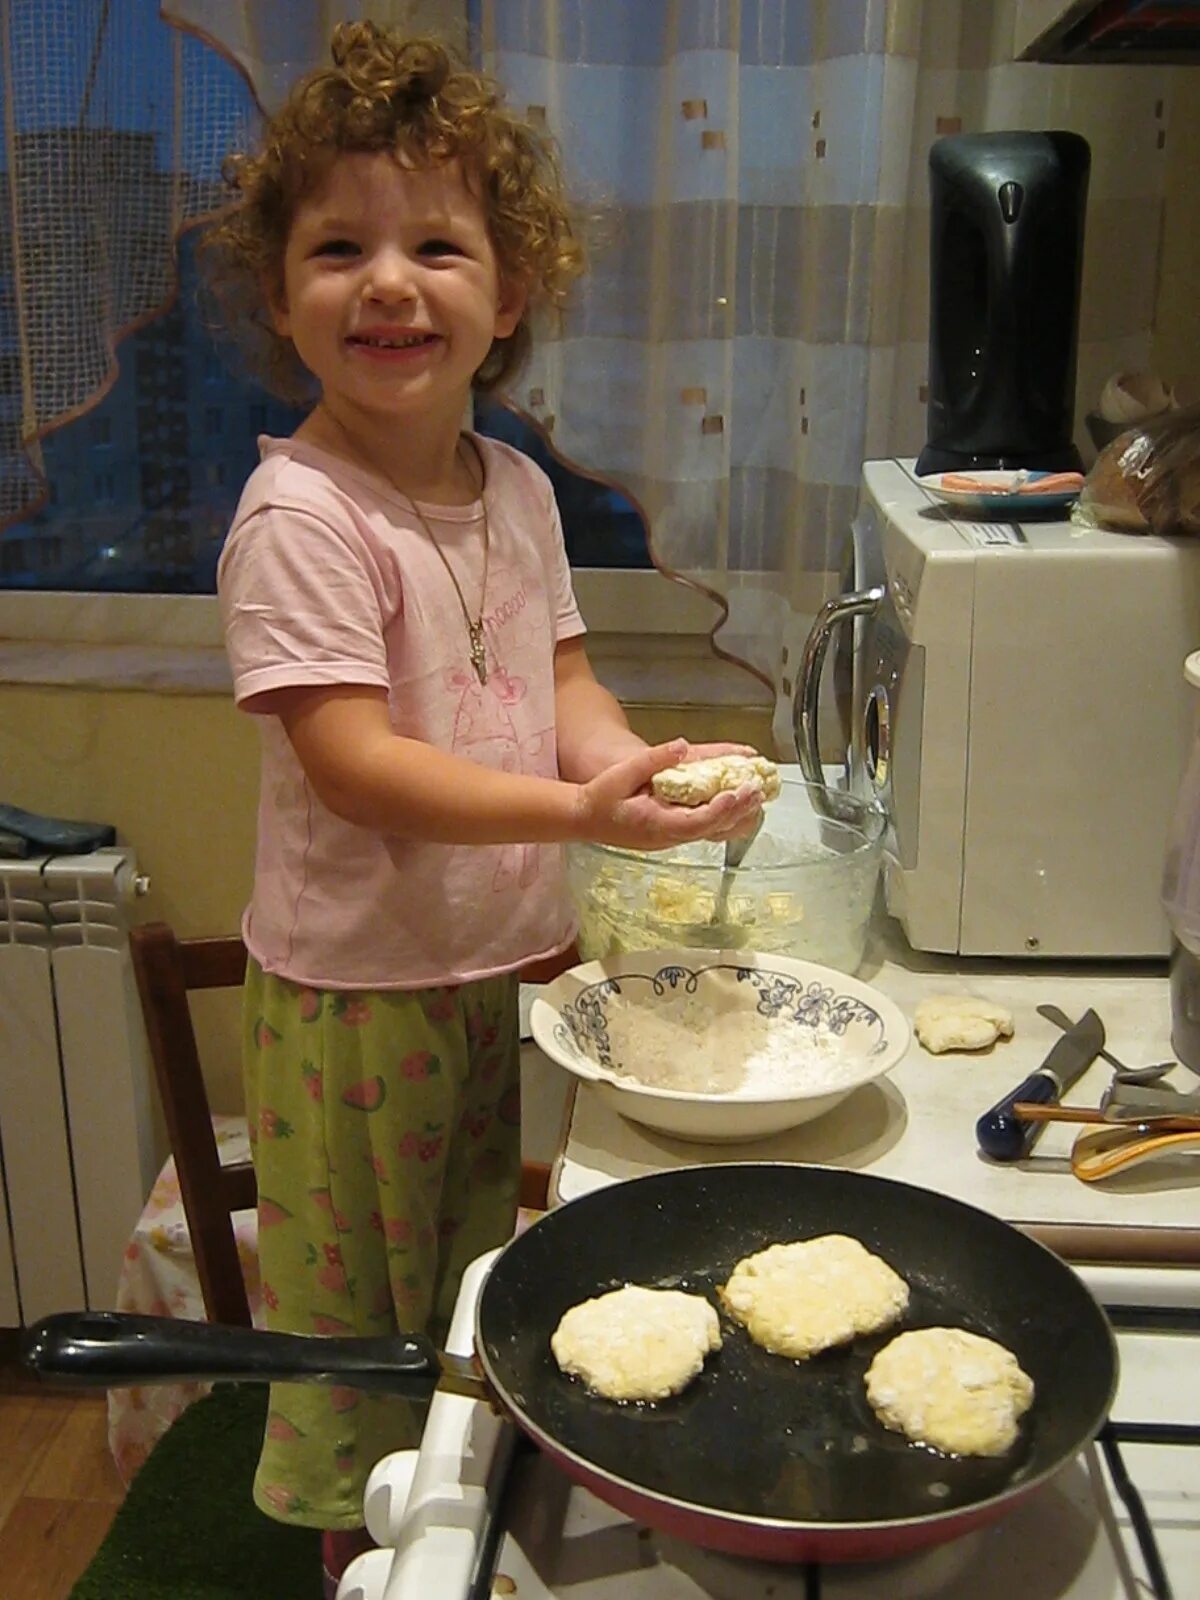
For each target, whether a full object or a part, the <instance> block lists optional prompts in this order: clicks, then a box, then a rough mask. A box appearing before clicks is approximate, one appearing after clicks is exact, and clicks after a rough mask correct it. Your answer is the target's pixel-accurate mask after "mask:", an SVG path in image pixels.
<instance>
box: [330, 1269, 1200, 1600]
mask: <svg viewBox="0 0 1200 1600" xmlns="http://www.w3.org/2000/svg"><path fill="white" fill-rule="evenodd" d="M491 1259H492V1257H490V1256H485V1257H481V1258H480V1259H479V1260H478V1261H476V1262H474V1263H473V1264H472V1265H471V1267H470V1268H469V1269H468V1271H467V1273H466V1276H465V1277H464V1280H463V1286H462V1290H461V1292H460V1295H459V1299H458V1304H457V1307H456V1311H455V1315H454V1320H453V1324H452V1327H451V1331H450V1336H449V1338H448V1340H447V1347H448V1348H449V1349H450V1350H452V1351H455V1352H457V1353H461V1354H468V1353H470V1351H471V1348H472V1337H473V1330H474V1321H475V1305H476V1301H477V1299H478V1295H479V1291H480V1287H481V1285H482V1283H483V1280H484V1277H485V1276H486V1274H487V1270H488V1266H489V1264H490V1261H491ZM1077 1270H1078V1271H1079V1272H1080V1274H1081V1276H1082V1277H1083V1278H1084V1280H1085V1282H1086V1283H1087V1284H1088V1286H1089V1288H1090V1289H1091V1290H1092V1292H1093V1293H1094V1294H1095V1295H1096V1297H1097V1298H1098V1299H1099V1300H1100V1301H1101V1303H1102V1304H1103V1305H1105V1306H1106V1307H1107V1308H1108V1310H1109V1315H1110V1317H1111V1319H1112V1321H1113V1325H1114V1327H1115V1329H1116V1332H1117V1342H1118V1346H1119V1349H1120V1357H1121V1376H1120V1387H1119V1389H1118V1393H1117V1399H1116V1402H1115V1404H1114V1407H1113V1411H1112V1416H1111V1418H1110V1420H1109V1423H1108V1424H1107V1426H1106V1428H1105V1430H1104V1432H1103V1433H1102V1434H1101V1436H1100V1438H1099V1440H1098V1441H1097V1442H1096V1444H1095V1445H1093V1446H1092V1447H1090V1448H1089V1449H1088V1450H1086V1451H1084V1452H1083V1454H1082V1455H1080V1456H1078V1457H1077V1458H1076V1459H1075V1460H1074V1461H1072V1462H1070V1463H1069V1464H1068V1465H1067V1466H1065V1467H1064V1468H1063V1469H1062V1471H1061V1472H1060V1473H1059V1474H1058V1475H1057V1476H1056V1477H1055V1478H1054V1479H1053V1480H1051V1481H1050V1482H1049V1483H1048V1484H1046V1485H1045V1486H1044V1487H1043V1488H1041V1489H1040V1490H1039V1491H1038V1492H1037V1493H1036V1494H1035V1495H1033V1496H1031V1497H1030V1499H1029V1500H1027V1501H1025V1502H1023V1503H1022V1504H1021V1505H1019V1506H1018V1507H1017V1508H1016V1509H1015V1510H1014V1511H1013V1512H1012V1513H1011V1514H1010V1515H1009V1516H1007V1517H1006V1518H1004V1519H1003V1520H1002V1521H1001V1522H999V1523H997V1524H994V1525H993V1526H991V1527H989V1528H986V1529H984V1530H981V1531H979V1532H977V1533H972V1534H967V1535H965V1536H964V1537H962V1538H960V1539H957V1540H955V1541H953V1542H952V1543H950V1544H947V1545H942V1546H939V1547H938V1548H936V1549H933V1550H930V1551H926V1552H923V1553H921V1554H919V1555H917V1556H913V1557H909V1558H907V1559H905V1560H902V1561H891V1562H887V1563H879V1564H873V1565H869V1566H867V1565H855V1566H832V1565H827V1564H826V1565H818V1564H816V1563H803V1564H799V1565H796V1566H786V1567H785V1566H776V1565H767V1564H763V1563H757V1562H752V1561H747V1560H744V1559H739V1558H735V1557H731V1556H724V1555H719V1554H716V1553H713V1552H711V1551H707V1550H703V1549H700V1548H699V1547H698V1546H695V1545H688V1544H685V1543H684V1542H682V1541H680V1540H678V1539H675V1538H672V1537H670V1536H669V1535H665V1534H659V1533H657V1532H656V1531H654V1530H651V1529H647V1528H644V1527H641V1526H639V1525H637V1524H635V1523H633V1522H631V1521H630V1520H629V1519H628V1518H627V1517H625V1516H624V1515H622V1513H620V1512H619V1511H615V1510H613V1509H612V1508H611V1507H609V1506H607V1505H606V1504H604V1503H603V1502H602V1501H600V1500H598V1499H596V1498H595V1496H593V1495H591V1494H590V1493H588V1492H587V1491H585V1490H583V1489H580V1488H578V1487H577V1486H576V1485H574V1484H572V1483H571V1481H570V1480H569V1479H568V1478H566V1477H565V1476H564V1475H563V1473H562V1472H561V1471H560V1470H559V1469H558V1468H557V1467H556V1466H555V1465H554V1464H553V1463H552V1462H550V1461H549V1460H547V1459H546V1458H545V1457H544V1456H542V1455H541V1454H540V1453H539V1452H538V1451H537V1450H535V1449H534V1448H533V1447H532V1446H529V1445H527V1443H526V1442H525V1441H524V1439H523V1438H522V1437H521V1436H519V1435H518V1432H517V1430H516V1429H515V1427H514V1425H513V1424H511V1423H508V1422H505V1421H502V1420H501V1419H500V1418H499V1417H497V1416H496V1415H495V1414H494V1413H493V1412H492V1411H491V1410H490V1408H489V1407H488V1406H487V1405H485V1404H483V1403H482V1402H478V1401H471V1400H468V1399H464V1398H462V1397H460V1396H455V1395H450V1394H443V1393H440V1392H439V1393H438V1394H437V1395H436V1396H435V1398H434V1400H433V1401H432V1403H431V1405H430V1410H429V1419H428V1423H427V1426H426V1429H425V1433H424V1437H423V1440H422V1443H421V1447H420V1449H419V1450H418V1451H409V1452H402V1453H399V1454H397V1455H393V1456H388V1457H386V1458H385V1459H384V1460H383V1461H381V1462H380V1463H379V1465H378V1466H377V1467H376V1469H375V1471H374V1473H373V1474H372V1477H371V1480H370V1483H369V1485H368V1489H367V1496H366V1516H367V1525H368V1527H369V1528H370V1530H371V1533H372V1535H373V1537H374V1538H375V1540H376V1541H377V1543H378V1545H379V1546H380V1548H379V1549H377V1550H374V1551H372V1552H370V1553H369V1554H368V1555H366V1556H363V1557H361V1558H360V1559H359V1560H358V1561H357V1562H355V1563H354V1565H353V1566H352V1567H351V1568H350V1569H349V1571H348V1572H347V1574H346V1577H345V1578H344V1580H343V1582H342V1585H341V1587H340V1588H339V1590H338V1600H433V1597H436V1600H489V1597H491V1596H513V1597H517V1600H757V1597H759V1596H762V1597H764V1600H765V1597H768V1596H769V1597H771V1600H1013V1596H1016V1595H1019V1596H1020V1597H1021V1600H1135V1597H1136V1600H1151V1597H1153V1600H1197V1597H1200V1381H1198V1379H1197V1373H1198V1371H1200V1367H1198V1364H1197V1358H1198V1356H1200V1272H1198V1271H1196V1270H1195V1269H1191V1268H1176V1269H1172V1268H1146V1267H1087V1266H1085V1267H1080V1268H1078V1269H1077Z"/></svg>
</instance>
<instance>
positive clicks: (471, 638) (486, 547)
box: [326, 412, 491, 683]
mask: <svg viewBox="0 0 1200 1600" xmlns="http://www.w3.org/2000/svg"><path fill="white" fill-rule="evenodd" d="M326 415H329V417H330V421H331V422H333V423H334V424H335V426H336V427H337V429H338V431H339V433H341V434H342V435H343V437H344V438H345V439H346V442H347V444H352V443H353V441H352V440H351V438H350V435H349V434H348V433H347V432H346V428H345V426H344V424H343V423H342V421H341V419H340V418H338V417H334V416H332V415H330V414H329V413H328V412H327V413H326ZM460 439H461V436H460ZM471 449H472V451H473V452H474V454H475V459H476V461H477V462H478V465H479V503H480V505H481V506H482V507H483V583H482V584H481V585H480V590H479V611H478V613H477V615H476V616H474V617H472V616H471V613H470V611H469V609H468V607H467V601H466V596H465V595H464V594H463V591H462V584H461V583H459V581H458V578H457V576H456V575H455V571H454V568H453V567H452V566H451V565H450V563H449V561H448V560H447V559H446V552H445V551H444V550H443V549H442V546H441V542H440V541H439V539H438V536H437V534H436V533H434V531H433V529H432V528H431V527H430V525H429V519H428V518H427V517H426V515H425V513H424V512H423V511H422V510H421V507H420V506H419V505H418V504H417V502H416V500H415V499H414V497H413V496H412V495H411V494H409V493H408V491H407V490H406V489H401V488H400V485H399V484H398V483H397V482H396V481H395V480H394V479H393V478H390V477H388V475H387V474H386V473H384V474H382V476H384V477H387V478H388V482H389V483H391V485H392V487H393V489H396V490H398V491H399V493H400V494H402V495H403V496H404V498H405V499H406V500H407V501H408V504H409V506H410V507H411V509H412V513H413V516H414V517H416V519H417V521H418V522H419V523H420V524H421V527H422V528H423V529H424V530H425V534H426V537H427V538H428V540H429V542H430V544H431V545H432V546H433V548H434V550H435V551H436V552H437V556H438V560H439V561H440V562H441V563H442V565H443V566H444V567H445V569H446V575H447V577H448V578H449V579H450V582H451V583H452V584H453V585H454V592H455V594H456V595H457V596H458V603H459V605H460V606H461V607H462V614H463V621H464V622H465V623H466V625H467V640H468V642H469V644H470V655H471V665H472V667H474V669H475V676H476V677H477V678H478V679H479V681H480V683H486V682H487V678H488V669H487V655H486V653H485V650H484V642H483V611H484V607H485V605H486V604H487V581H488V557H489V555H490V553H491V540H490V539H489V537H488V535H489V529H488V514H487V470H486V468H485V467H484V464H483V457H482V456H481V455H480V454H479V450H478V447H477V446H476V445H475V444H474V443H473V442H471ZM358 453H359V452H358V451H357V450H356V451H355V455H358ZM454 453H455V456H456V457H457V455H458V445H455V447H454ZM370 465H371V466H372V470H373V471H375V472H378V471H379V468H378V467H375V466H374V465H373V463H370Z"/></svg>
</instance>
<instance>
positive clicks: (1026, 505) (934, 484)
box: [916, 470, 1079, 521]
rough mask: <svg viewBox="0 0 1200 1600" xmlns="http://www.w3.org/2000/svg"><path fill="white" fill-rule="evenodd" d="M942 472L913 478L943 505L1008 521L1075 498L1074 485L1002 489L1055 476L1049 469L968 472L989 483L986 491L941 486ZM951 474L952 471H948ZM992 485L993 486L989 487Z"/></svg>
mask: <svg viewBox="0 0 1200 1600" xmlns="http://www.w3.org/2000/svg"><path fill="white" fill-rule="evenodd" d="M944 476H945V474H944V473H941V472H931V473H930V474H929V475H928V476H927V477H924V478H917V479H916V481H917V483H919V484H920V485H921V487H922V489H927V490H928V491H929V493H930V494H931V495H932V496H933V497H934V499H935V500H940V501H941V502H942V504H943V505H947V506H953V507H954V509H955V510H956V511H963V512H967V513H969V514H970V515H972V516H978V517H1001V518H1007V519H1008V520H1009V521H1019V520H1020V518H1022V517H1044V516H1045V515H1046V513H1047V512H1050V511H1065V510H1066V509H1067V507H1068V506H1072V505H1074V504H1075V502H1076V500H1078V499H1079V490H1078V489H1062V490H1059V491H1058V492H1057V493H1054V494H1036V493H1034V492H1032V491H1030V490H1026V491H1025V493H1024V494H1012V493H1008V492H1006V491H1009V490H1011V489H1012V487H1013V485H1014V484H1017V483H1037V481H1038V479H1039V478H1049V477H1053V476H1056V474H1053V473H1049V472H1013V471H997V470H987V471H981V472H970V473H969V474H968V476H969V477H972V478H978V479H979V481H980V483H986V484H987V485H989V488H988V490H987V492H986V493H978V492H974V491H972V490H968V489H943V488H942V479H943V477H944ZM951 476H952V477H953V476H955V474H953V473H952V474H951ZM992 485H994V486H995V487H994V488H993V487H991V486H992Z"/></svg>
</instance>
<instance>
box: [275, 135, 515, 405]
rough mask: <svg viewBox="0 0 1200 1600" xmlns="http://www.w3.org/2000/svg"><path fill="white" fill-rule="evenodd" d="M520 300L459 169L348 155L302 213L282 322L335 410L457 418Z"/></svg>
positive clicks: (288, 263)
mask: <svg viewBox="0 0 1200 1600" xmlns="http://www.w3.org/2000/svg"><path fill="white" fill-rule="evenodd" d="M524 308H525V295H524V292H523V291H522V290H521V289H520V288H518V287H516V286H513V285H509V284H505V283H504V282H502V281H501V278H500V273H499V269H498V266H497V262H496V253H495V250H494V248H493V245H492V241H491V237H490V235H489V233H488V228H487V220H486V217H485V215H484V211H483V206H482V204H481V203H480V201H479V199H478V198H477V197H476V196H475V195H474V194H473V193H472V191H471V189H470V188H469V187H468V185H467V183H466V181H465V180H464V177H463V173H462V169H461V167H459V165H458V164H457V163H455V162H445V163H442V164H440V165H438V166H434V167H419V168H408V167H403V166H401V165H400V164H399V163H398V162H397V161H396V160H395V158H394V157H393V156H392V155H391V154H390V153H389V152H387V151H377V152H376V151H372V152H348V153H346V154H344V155H340V156H338V157H337V158H336V159H335V160H334V162H333V164H332V166H331V167H330V169H329V172H328V174H327V175H326V177H325V179H324V181H323V182H322V183H321V184H320V185H319V186H318V187H317V189H316V190H315V191H314V192H313V193H312V194H310V195H308V196H306V197H305V198H304V199H303V200H302V201H301V202H300V203H299V205H298V206H297V208H296V212H295V215H294V217H293V219H292V227H291V232H290V234H289V236H288V243H287V250H286V252H285V255H284V260H283V287H282V294H281V295H279V296H278V297H276V299H275V302H274V306H273V319H274V323H275V327H276V330H277V331H278V332H279V333H281V334H284V335H285V336H286V337H288V338H290V339H291V341H292V343H293V344H294V345H295V347H296V352H297V354H298V355H299V357H300V359H301V360H302V361H303V362H304V365H305V366H306V367H307V368H308V369H309V371H310V372H311V373H312V374H313V376H314V377H315V378H316V379H317V380H318V382H319V383H320V385H321V392H322V398H323V399H324V400H325V402H326V404H327V405H331V406H333V407H334V408H336V409H346V408H349V409H350V410H351V411H362V412H366V413H370V414H371V415H373V416H382V415H383V414H391V415H394V416H396V417H397V418H399V417H401V416H406V417H412V416H416V415H418V414H419V415H422V416H428V417H429V418H430V420H447V421H448V420H453V421H454V422H455V423H457V420H458V419H459V418H460V417H461V415H462V412H463V408H464V406H465V405H466V401H467V397H468V394H469V392H470V387H471V380H472V378H473V377H474V375H475V373H476V372H477V371H478V369H479V367H480V366H481V365H482V363H483V361H484V359H485V358H486V356H487V354H488V351H489V350H490V349H491V347H492V342H493V340H494V339H497V338H505V337H507V336H508V335H509V334H511V333H512V332H513V330H514V329H515V328H516V326H517V324H518V322H519V321H520V318H521V313H522V312H523V311H524ZM339 402H340V403H341V404H340V406H339Z"/></svg>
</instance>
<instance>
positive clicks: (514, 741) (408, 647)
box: [217, 437, 584, 989]
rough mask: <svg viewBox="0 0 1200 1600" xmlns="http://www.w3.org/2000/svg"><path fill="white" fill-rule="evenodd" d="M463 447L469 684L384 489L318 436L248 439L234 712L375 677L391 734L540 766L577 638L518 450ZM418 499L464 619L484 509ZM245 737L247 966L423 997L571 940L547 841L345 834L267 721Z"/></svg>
mask: <svg viewBox="0 0 1200 1600" xmlns="http://www.w3.org/2000/svg"><path fill="white" fill-rule="evenodd" d="M474 442H475V444H476V445H477V447H478V449H479V452H480V455H481V458H482V460H483V463H484V466H485V468H486V473H487V491H486V494H487V511H488V530H489V542H490V549H491V555H490V560H489V566H488V578H487V600H486V604H485V607H484V632H485V640H486V650H487V664H488V678H487V683H486V684H481V683H480V682H479V679H478V677H477V676H476V674H475V671H474V669H473V668H472V666H471V660H470V654H469V643H470V642H469V639H468V636H467V628H466V623H465V621H464V618H463V614H462V607H461V605H460V604H459V600H458V596H457V595H456V594H455V591H454V586H453V584H452V583H451V581H450V578H449V577H448V575H447V573H446V569H445V567H444V566H443V565H442V562H441V561H440V560H439V558H438V555H437V552H436V550H435V549H434V548H433V546H432V545H431V543H430V541H429V538H428V536H427V534H426V533H425V531H424V530H423V529H422V527H421V525H420V523H419V521H418V520H417V518H416V517H415V516H414V515H413V512H412V510H411V506H410V503H409V502H408V501H406V500H405V498H404V496H403V495H401V494H399V493H398V492H396V491H395V490H393V489H392V488H391V486H390V485H389V484H387V483H386V482H384V481H383V480H382V479H379V478H376V477H375V476H374V475H373V474H371V473H369V472H365V471H362V470H360V469H359V468H357V467H355V466H353V465H351V464H350V463H349V462H345V461H343V460H341V458H340V457H338V456H335V455H332V454H330V453H329V452H328V451H325V450H322V449H320V448H318V447H317V446H314V445H311V444H308V443H307V442H303V441H300V440H296V439H268V438H263V439H261V440H260V441H259V448H260V451H261V455H262V461H261V463H260V465H259V466H258V467H257V468H256V469H255V471H254V472H253V473H252V474H251V476H250V478H249V479H248V481H247V483H246V487H245V489H244V490H243V492H242V498H241V500H240V502H239V504H238V508H237V511H236V513H235V515H234V519H233V525H232V528H231V530H230V533H229V537H228V539H227V541H226V543H225V548H224V550H223V551H222V553H221V560H220V564H219V567H218V569H217V589H218V593H219V595H220V599H221V611H222V616H223V618H224V623H225V639H226V648H227V650H228V652H229V659H230V664H231V666H232V668H233V680H234V695H235V699H236V700H237V702H238V704H239V705H240V704H243V703H244V702H245V701H246V700H248V699H249V698H250V697H251V696H254V695H260V694H263V693H264V692H266V691H269V690H273V689H282V688H285V687H296V686H298V685H320V684H371V685H378V686H379V687H381V688H384V689H386V690H387V691H388V706H389V710H390V713H391V719H392V724H393V726H394V728H395V729H396V732H397V733H399V734H403V735H405V736H407V737H409V738H414V739H423V740H425V741H426V742H427V743H429V744H432V745H436V746H438V747H439V748H441V749H443V750H449V751H452V752H453V753H454V754H455V755H460V756H464V757H466V758H467V759H469V760H471V761H476V762H478V763H479V764H480V765H481V766H485V767H492V768H495V769H497V770H499V771H503V772H521V773H535V774H540V775H541V776H544V777H556V776H557V775H558V762H557V747H556V741H555V729H554V650H555V645H556V644H557V643H558V641H559V640H562V639H569V638H572V637H573V636H575V635H577V634H581V633H582V632H583V631H584V626H583V622H582V619H581V618H580V615H579V610H578V607H577V606H576V604H575V597H574V594H573V593H572V590H571V575H570V570H569V568H568V566H567V557H566V552H565V550H564V548H563V540H562V529H561V525H560V523H559V519H558V509H557V506H556V505H555V501H554V492H553V490H552V489H551V487H550V483H549V480H548V479H547V478H546V476H545V474H544V473H543V472H542V471H541V470H540V468H538V467H537V466H536V465H535V464H534V463H533V462H532V461H530V460H529V458H528V457H527V456H524V455H521V454H520V453H519V452H518V451H516V450H513V449H510V448H509V446H507V445H504V444H500V443H497V442H496V441H493V440H489V439H482V438H477V437H476V438H474ZM421 509H422V510H423V511H424V512H425V515H426V517H427V518H428V519H429V520H430V521H431V522H432V524H433V529H434V532H435V534H436V535H437V537H438V539H439V541H440V542H441V546H442V549H443V551H444V552H445V555H446V558H447V560H448V561H449V562H450V564H451V566H452V567H453V568H454V571H455V574H456V575H457V577H458V580H459V583H460V584H461V585H462V590H463V594H464V596H465V597H466V602H467V605H468V607H470V609H471V612H472V614H474V613H475V608H476V606H477V604H478V599H479V585H480V582H481V579H482V575H483V573H482V565H483V563H482V538H481V527H480V519H481V511H482V507H481V506H480V505H479V504H478V503H477V504H475V505H474V506H461V507H459V506H431V505H422V508H421ZM259 726H260V730H261V735H262V788H261V794H260V798H259V812H258V845H257V859H256V865H255V875H254V891H253V897H252V899H251V901H250V905H249V907H248V909H247V911H246V914H245V918H244V921H243V933H244V935H245V940H246V945H247V947H248V949H249V950H250V952H251V954H252V955H253V956H254V957H255V959H256V960H257V961H258V962H259V963H260V964H261V965H262V967H263V968H264V970H265V971H267V972H272V973H278V974H280V975H281V976H283V977H286V978H291V979H293V980H294V981H295V982H298V983H305V984H311V985H313V986H314V987H316V988H330V989H347V988H352V989H387V988H396V989H411V988H425V987H428V986H430V985H436V984H443V983H461V982H465V981H467V980H469V979H472V978H479V977H485V976H488V975H490V974H493V973H498V972H506V971H510V970H512V969H513V968H514V967H518V966H521V965H522V964H523V963H524V962H526V961H529V960H532V959H535V958H537V957H539V956H543V955H550V954H553V953H554V952H556V951H558V950H561V949H563V948H564V947H565V946H566V945H567V944H568V943H569V942H570V938H571V935H572V931H573V924H572V919H571V912H570V907H569V904H568V901H567V897H566V892H565V882H564V872H563V861H562V849H561V846H558V845H537V844H528V845H485V846H480V845H469V846H468V845H446V844H426V843H414V842H412V841H408V840H404V839H398V838H395V837H392V836H389V835H386V834H380V833H376V832H374V831H373V830H371V829H369V828H363V827H358V826H356V825H355V824H353V823H349V822H344V821H343V820H342V819H341V818H340V817H337V816H335V815H334V814H333V813H332V812H331V811H329V810H328V809H327V808H326V807H325V806H324V805H322V803H321V801H320V800H318V798H317V796H316V795H315V793H314V792H313V789H312V786H311V784H310V783H309V782H308V779H307V778H306V776H305V774H304V770H303V768H302V767H301V765H300V763H299V761H298V760H297V758H296V755H295V752H294V751H293V749H292V746H291V743H290V741H289V740H288V737H287V735H286V734H285V732H284V729H283V724H282V723H281V722H280V721H279V719H278V717H276V716H273V715H269V714H268V715H264V716H261V717H260V718H259Z"/></svg>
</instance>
